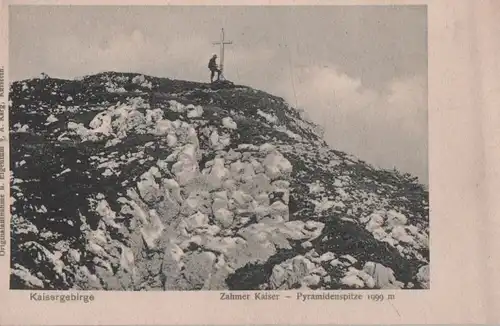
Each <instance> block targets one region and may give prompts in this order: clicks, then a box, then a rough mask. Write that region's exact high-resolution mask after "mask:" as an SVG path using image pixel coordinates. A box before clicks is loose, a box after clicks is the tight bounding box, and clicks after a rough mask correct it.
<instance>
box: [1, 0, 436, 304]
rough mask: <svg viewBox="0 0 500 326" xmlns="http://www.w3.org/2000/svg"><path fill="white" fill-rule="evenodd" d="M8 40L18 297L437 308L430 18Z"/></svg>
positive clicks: (30, 32)
mask: <svg viewBox="0 0 500 326" xmlns="http://www.w3.org/2000/svg"><path fill="white" fill-rule="evenodd" d="M8 20H9V21H8V28H9V62H8V65H9V66H8V71H9V75H8V78H9V89H8V90H7V89H6V92H7V91H8V93H9V103H8V110H9V112H8V119H9V146H10V148H9V162H8V163H6V164H8V165H10V176H7V177H10V213H11V218H10V246H9V248H10V280H9V282H10V289H11V290H89V291H90V290H93V291H100V290H102V291H219V292H223V293H226V295H228V296H230V295H231V294H232V293H236V292H231V291H232V290H238V291H241V290H257V291H278V290H279V291H281V290H301V291H302V290H308V291H309V290H311V291H312V292H313V293H315V292H314V291H313V290H346V291H352V290H356V289H362V290H371V289H373V290H381V289H382V290H386V289H392V290H397V289H401V290H428V289H430V288H431V286H430V282H431V280H430V266H431V264H430V246H429V241H430V228H429V220H430V216H429V173H428V171H429V169H428V162H429V158H428V89H427V88H428V79H427V78H428V46H427V37H428V29H427V28H428V24H427V6H425V5H376V6H375V5H373V6H371V5H356V6H340V5H336V6H308V5H301V6H292V5H287V6H284V5H283V6H278V5H276V6H259V5H255V6H229V5H224V6H223V5H220V6H201V5H200V6H179V5H175V6H141V5H135V6H124V5H121V6H118V5H109V6H92V5H81V6H70V5H44V6H38V5H11V6H9V7H8ZM270 293H271V292H270ZM342 293H344V292H342ZM148 295H151V294H149V293H148Z"/></svg>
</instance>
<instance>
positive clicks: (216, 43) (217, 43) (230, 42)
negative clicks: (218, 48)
mask: <svg viewBox="0 0 500 326" xmlns="http://www.w3.org/2000/svg"><path fill="white" fill-rule="evenodd" d="M222 43H223V44H233V42H232V41H228V42H222ZM212 44H215V45H219V44H221V43H220V42H213V43H212Z"/></svg>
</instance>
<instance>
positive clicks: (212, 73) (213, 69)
mask: <svg viewBox="0 0 500 326" xmlns="http://www.w3.org/2000/svg"><path fill="white" fill-rule="evenodd" d="M215 60H217V54H214V55H213V56H212V58H211V59H210V61H209V62H208V69H210V82H211V83H213V82H214V76H215V72H217V80H220V73H221V71H220V69H219V68H218V67H217V62H216V61H215Z"/></svg>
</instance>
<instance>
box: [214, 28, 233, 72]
mask: <svg viewBox="0 0 500 326" xmlns="http://www.w3.org/2000/svg"><path fill="white" fill-rule="evenodd" d="M213 44H214V45H220V73H221V76H222V72H223V70H224V45H226V44H233V42H232V41H226V40H225V39H224V28H222V29H221V33H220V41H219V42H213Z"/></svg>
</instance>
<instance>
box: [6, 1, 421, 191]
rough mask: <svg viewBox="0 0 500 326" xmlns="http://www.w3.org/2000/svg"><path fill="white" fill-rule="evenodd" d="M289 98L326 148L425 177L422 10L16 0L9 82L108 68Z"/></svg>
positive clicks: (12, 12)
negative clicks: (215, 69)
mask: <svg viewBox="0 0 500 326" xmlns="http://www.w3.org/2000/svg"><path fill="white" fill-rule="evenodd" d="M221 28H224V29H225V34H226V38H227V39H228V40H231V41H233V44H231V45H228V46H227V47H226V51H225V59H224V74H225V76H226V78H228V79H229V80H231V81H233V82H234V83H236V84H243V85H248V86H251V87H255V88H257V89H260V90H263V91H266V92H269V93H272V94H274V95H278V96H282V97H284V98H285V99H286V100H287V101H288V102H289V103H290V104H291V105H292V106H295V107H298V108H301V109H303V110H304V111H305V112H306V114H307V116H308V117H309V119H310V120H312V121H313V122H315V123H317V124H319V125H321V126H322V127H323V128H324V130H325V134H324V137H325V140H326V141H327V142H328V143H329V144H330V145H331V147H333V148H335V149H338V150H341V151H345V152H348V153H350V154H353V155H355V156H357V157H358V158H360V159H362V160H365V161H366V162H368V163H370V164H372V165H374V166H378V167H381V168H386V169H392V168H396V169H398V170H399V171H402V172H408V173H411V174H413V175H415V176H418V177H419V180H420V181H421V182H423V183H426V184H427V183H428V157H427V155H428V154H427V153H428V144H427V140H428V133H427V131H428V126H427V125H428V124H427V12H426V7H425V6H380V5H377V6H352V5H351V6H154V7H153V6H19V5H17V6H11V7H10V15H9V33H10V44H9V60H10V65H9V77H10V79H11V80H20V79H26V78H32V77H35V76H39V75H40V73H41V72H45V73H47V74H48V75H50V76H52V77H60V78H74V77H78V76H83V75H88V74H92V73H97V72H102V71H122V72H138V73H144V74H148V75H153V76H158V77H168V78H175V79H183V80H195V81H203V82H207V81H209V71H208V69H207V63H208V59H209V58H210V56H211V55H212V54H213V53H219V48H218V46H216V45H213V44H212V42H215V41H217V40H218V39H219V37H220V29H221Z"/></svg>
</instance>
